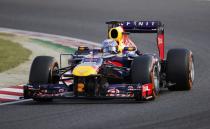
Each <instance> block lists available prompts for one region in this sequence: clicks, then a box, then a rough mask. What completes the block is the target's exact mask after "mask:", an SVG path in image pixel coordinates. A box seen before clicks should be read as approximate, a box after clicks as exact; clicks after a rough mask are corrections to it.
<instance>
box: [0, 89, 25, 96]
mask: <svg viewBox="0 0 210 129" xmlns="http://www.w3.org/2000/svg"><path fill="white" fill-rule="evenodd" d="M0 94H6V95H14V96H23V93H17V92H11V91H1V90H0Z"/></svg>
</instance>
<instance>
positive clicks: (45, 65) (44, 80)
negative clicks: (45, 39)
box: [29, 56, 59, 101]
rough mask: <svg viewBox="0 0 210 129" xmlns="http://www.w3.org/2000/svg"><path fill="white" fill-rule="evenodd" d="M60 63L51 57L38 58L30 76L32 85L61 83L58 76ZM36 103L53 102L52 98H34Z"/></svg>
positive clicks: (34, 61)
mask: <svg viewBox="0 0 210 129" xmlns="http://www.w3.org/2000/svg"><path fill="white" fill-rule="evenodd" d="M58 68H59V67H58V63H57V62H56V61H55V59H54V58H53V57H50V56H37V57H36V58H35V59H34V60H33V63H32V65H31V70H30V74H29V84H30V85H40V84H56V83H58V82H59V76H58V74H57V69H58ZM34 100H36V101H43V100H45V101H46V100H51V98H47V99H46V98H34Z"/></svg>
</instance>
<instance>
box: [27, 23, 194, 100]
mask: <svg viewBox="0 0 210 129" xmlns="http://www.w3.org/2000/svg"><path fill="white" fill-rule="evenodd" d="M107 24H108V39H107V40H105V41H104V42H103V45H102V47H101V48H97V49H96V48H94V49H91V48H88V47H86V46H80V47H78V50H77V51H76V52H75V53H74V54H61V55H60V58H61V57H62V56H64V55H65V56H66V55H67V56H69V59H68V66H67V67H61V60H60V64H59V63H58V62H57V61H55V59H54V58H53V57H50V56H38V57H36V58H35V59H34V61H33V63H32V65H31V70H30V75H29V83H28V84H27V85H25V86H24V98H26V99H27V98H32V99H34V100H36V101H43V100H52V99H53V98H74V99H76V98H131V99H135V100H137V101H143V100H154V99H155V98H156V96H157V95H158V94H159V91H160V89H161V88H168V89H169V90H190V89H191V88H192V85H193V80H194V63H193V61H194V60H193V54H192V52H191V51H190V50H188V49H183V48H176V49H171V50H169V51H168V53H167V58H166V59H165V53H164V26H163V24H162V23H161V22H160V21H109V22H107ZM130 33H155V34H156V35H157V40H156V43H157V48H158V50H159V54H146V53H141V52H139V50H138V48H137V47H136V45H135V44H134V42H133V41H132V40H131V39H130V38H129V35H128V34H130ZM59 65H60V66H59Z"/></svg>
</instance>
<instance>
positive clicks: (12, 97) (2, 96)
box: [0, 94, 20, 100]
mask: <svg viewBox="0 0 210 129" xmlns="http://www.w3.org/2000/svg"><path fill="white" fill-rule="evenodd" d="M0 98H1V99H12V100H19V99H20V96H15V95H6V94H0Z"/></svg>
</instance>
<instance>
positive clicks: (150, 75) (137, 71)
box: [131, 55, 160, 101]
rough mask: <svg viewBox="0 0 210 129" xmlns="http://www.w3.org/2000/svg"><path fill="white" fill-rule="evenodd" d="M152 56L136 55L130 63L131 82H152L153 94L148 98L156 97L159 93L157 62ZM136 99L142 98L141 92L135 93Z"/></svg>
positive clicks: (142, 83)
mask: <svg viewBox="0 0 210 129" xmlns="http://www.w3.org/2000/svg"><path fill="white" fill-rule="evenodd" d="M153 58H154V57H153V56H150V55H142V56H139V57H136V58H135V59H134V60H133V62H132V65H131V81H132V83H133V84H137V83H140V84H141V85H144V84H148V83H152V85H153V86H154V87H153V95H152V98H151V99H150V100H153V99H155V98H156V96H157V95H158V94H159V81H160V79H159V68H158V63H157V62H155V63H154V62H153ZM135 99H136V100H137V101H139V100H143V98H142V96H141V94H136V95H135Z"/></svg>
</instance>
